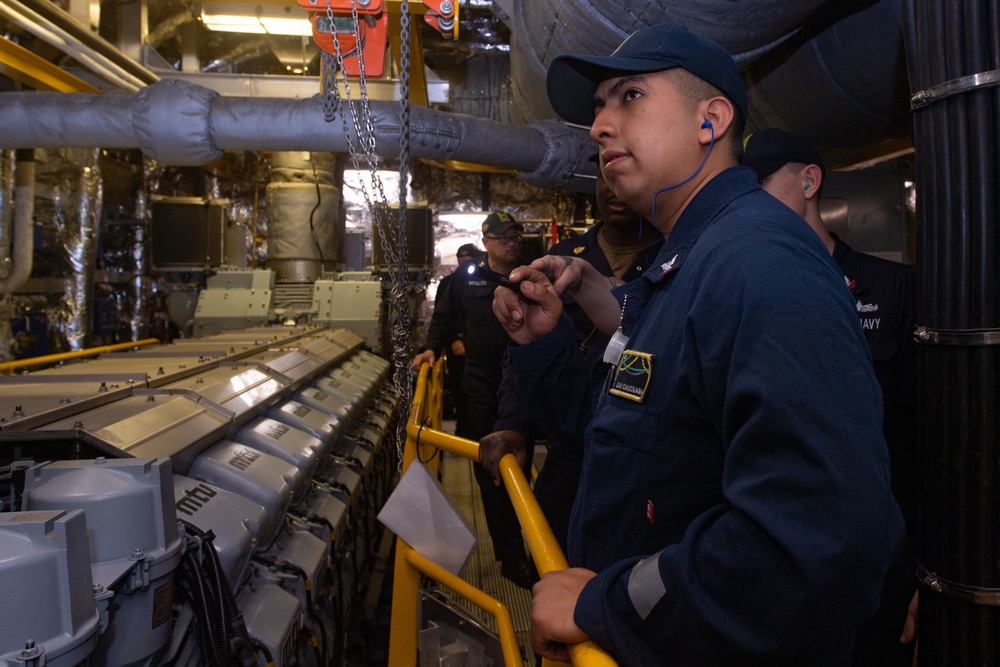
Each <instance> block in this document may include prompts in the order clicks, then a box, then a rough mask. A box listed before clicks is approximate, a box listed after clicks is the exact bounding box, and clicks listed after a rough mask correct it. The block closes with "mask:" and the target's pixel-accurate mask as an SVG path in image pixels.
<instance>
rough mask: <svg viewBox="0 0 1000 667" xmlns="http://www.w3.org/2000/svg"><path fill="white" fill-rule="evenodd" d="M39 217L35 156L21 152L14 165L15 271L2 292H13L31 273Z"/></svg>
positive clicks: (0, 286)
mask: <svg viewBox="0 0 1000 667" xmlns="http://www.w3.org/2000/svg"><path fill="white" fill-rule="evenodd" d="M34 218H35V155H34V151H32V150H19V151H17V157H16V165H15V168H14V239H13V242H12V248H13V252H11V254H10V260H11V271H10V273H9V274H8V275H7V277H6V278H3V279H2V280H0V295H2V294H13V293H14V292H16V291H17V288H18V287H20V286H21V285H23V284H24V282H25V281H26V280H27V279H28V277H29V276H30V275H31V267H32V257H33V255H34V253H32V248H31V244H32V240H33V239H34V234H33V227H34Z"/></svg>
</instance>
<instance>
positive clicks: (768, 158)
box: [740, 127, 826, 181]
mask: <svg viewBox="0 0 1000 667" xmlns="http://www.w3.org/2000/svg"><path fill="white" fill-rule="evenodd" d="M789 162H795V163H801V164H814V165H816V166H818V167H819V169H820V171H821V172H822V173H823V175H824V176H826V165H824V164H823V158H822V157H820V154H819V151H818V150H816V144H814V143H813V142H812V140H811V139H809V137H807V136H805V135H803V134H796V133H795V132H789V131H787V130H782V129H780V128H777V127H769V128H767V129H764V130H758V131H757V132H754V133H753V134H751V135H750V136H749V137H748V138H747V141H746V147H745V149H744V151H743V159H742V160H741V161H740V164H742V165H743V166H744V167H750V168H751V169H753V170H754V172H755V173H756V174H757V178H758V180H761V181H763V180H764V179H765V178H767V177H768V176H770V175H771V174H773V173H774V172H776V171H778V170H779V169H781V168H782V167H784V166H785V165H786V164H788V163H789Z"/></svg>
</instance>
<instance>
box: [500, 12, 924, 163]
mask: <svg viewBox="0 0 1000 667" xmlns="http://www.w3.org/2000/svg"><path fill="white" fill-rule="evenodd" d="M898 5H899V0H840V1H839V2H830V1H829V0H804V1H802V2H788V1H787V0H742V1H741V2H733V1H732V0H679V1H678V0H583V1H581V0H531V1H530V2H518V3H514V6H513V8H512V11H511V12H510V13H511V16H510V19H509V23H510V29H511V49H510V61H511V63H510V67H511V97H512V100H513V103H512V105H511V114H512V116H513V117H514V118H515V120H516V121H517V122H521V123H531V122H535V121H537V120H539V119H544V118H553V117H554V112H553V111H552V108H551V107H550V106H549V103H548V98H547V96H546V93H545V70H546V68H547V67H548V65H549V63H551V62H552V59H553V58H554V57H555V56H557V55H559V54H561V53H580V54H597V55H607V54H609V53H611V52H612V51H613V50H614V49H615V48H617V47H618V45H619V44H620V43H621V42H622V40H624V39H625V38H626V37H627V36H628V35H630V34H632V33H634V32H635V31H636V30H639V29H640V28H643V27H645V26H649V25H655V24H657V23H667V22H669V23H681V24H683V25H686V26H687V27H688V29H689V30H691V32H694V33H697V34H699V35H703V36H705V37H708V38H709V39H712V40H715V41H716V42H718V43H719V44H721V45H722V46H723V47H725V48H726V50H728V51H729V53H731V54H732V55H733V58H734V60H736V63H737V65H739V67H740V68H741V69H742V70H744V72H745V74H746V75H747V76H746V78H747V79H748V81H747V85H748V92H749V94H750V119H748V120H749V122H748V129H753V128H762V127H785V128H787V129H796V130H797V131H799V132H802V133H803V134H806V135H808V136H809V137H810V138H812V139H813V140H814V141H816V142H817V144H818V145H819V146H820V148H821V149H822V150H824V153H826V152H827V151H828V150H830V149H833V148H839V149H844V148H845V147H846V148H848V149H850V150H849V151H844V152H845V153H846V155H845V159H843V160H840V159H836V160H832V162H835V163H846V162H850V161H852V160H853V159H854V158H857V157H859V156H865V157H873V155H871V154H870V153H867V152H865V151H862V150H860V149H861V148H870V147H871V146H872V145H876V148H875V149H874V151H871V153H874V154H876V155H884V154H886V153H889V152H891V151H895V150H898V149H899V148H900V147H901V146H909V143H910V124H909V123H910V119H909V114H908V109H907V108H906V97H907V95H906V72H905V69H904V66H903V59H902V28H901V22H900V19H899V8H898ZM877 142H878V143H877Z"/></svg>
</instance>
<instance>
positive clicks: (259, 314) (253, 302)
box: [192, 269, 274, 337]
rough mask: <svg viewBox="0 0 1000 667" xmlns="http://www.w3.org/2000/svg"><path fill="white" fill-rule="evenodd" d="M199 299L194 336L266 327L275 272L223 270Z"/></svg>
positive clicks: (195, 313) (211, 278) (208, 283)
mask: <svg viewBox="0 0 1000 667" xmlns="http://www.w3.org/2000/svg"><path fill="white" fill-rule="evenodd" d="M206 285H207V286H206V288H205V289H203V290H202V291H201V294H199V295H198V305H197V307H196V308H195V311H194V328H193V330H192V335H193V336H195V337H198V336H209V335H211V334H215V333H219V332H220V331H229V330H234V329H246V328H250V327H262V326H266V325H267V322H268V312H269V311H270V308H271V298H272V294H273V292H274V272H273V271H269V270H266V269H253V270H250V271H245V270H238V269H222V270H219V271H218V272H217V273H216V274H215V275H214V276H211V277H210V278H208V280H207V281H206Z"/></svg>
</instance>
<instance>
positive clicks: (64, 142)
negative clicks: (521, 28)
mask: <svg viewBox="0 0 1000 667" xmlns="http://www.w3.org/2000/svg"><path fill="white" fill-rule="evenodd" d="M345 106H346V104H345ZM368 106H369V108H370V109H371V119H372V123H373V125H374V126H375V137H376V141H375V151H376V152H377V153H378V154H379V155H384V156H394V155H395V153H396V152H397V151H398V138H399V131H400V121H399V118H398V116H399V110H398V107H397V105H395V104H393V103H390V102H376V101H371V102H369V103H368ZM344 112H345V111H344V109H341V111H340V112H338V113H344ZM358 113H360V110H358ZM351 125H352V124H351V123H348V126H349V129H348V132H347V133H345V131H344V128H343V124H342V123H340V122H333V123H327V122H326V121H325V117H324V111H323V100H322V98H321V97H320V96H316V97H312V98H309V99H305V100H286V99H259V98H241V97H222V96H220V95H218V94H216V93H215V92H214V91H211V90H209V89H207V88H203V87H201V86H197V85H195V84H192V83H188V82H185V81H179V80H176V79H164V80H161V81H159V82H157V83H155V84H152V85H150V86H147V87H146V88H143V89H142V90H141V91H139V92H138V93H136V94H135V95H118V94H108V95H80V94H66V93H44V92H27V93H26V92H12V93H2V94H0V148H60V147H73V146H78V147H93V146H100V147H101V148H138V149H141V150H142V151H143V153H145V154H146V155H147V156H149V157H150V158H152V159H154V160H157V161H158V162H161V163H163V164H167V165H173V166H184V165H201V164H207V163H209V162H212V161H214V160H217V159H218V158H219V157H221V155H222V153H223V151H230V150H231V151H242V150H248V151H259V150H268V151H314V152H325V151H329V152H335V153H344V152H347V151H348V150H349V142H348V140H349V139H350V140H351V142H352V143H353V145H358V140H357V137H356V136H354V130H353V129H350V126H351ZM409 131H410V135H409V136H410V156H411V157H413V158H428V159H434V160H457V161H461V162H471V163H476V164H483V165H489V166H495V167H501V168H506V169H515V170H517V171H519V172H521V174H522V176H523V177H524V178H525V179H526V180H528V181H529V182H530V183H532V184H534V185H538V186H544V187H560V186H562V185H565V184H567V183H569V182H571V180H572V178H573V176H574V174H590V175H593V174H594V173H595V170H596V166H595V165H594V163H593V162H590V156H591V155H592V154H593V151H594V149H593V142H592V141H591V140H590V137H589V136H588V134H587V132H586V131H585V130H582V129H579V128H571V127H568V126H567V125H565V124H563V123H559V122H542V123H537V124H535V125H532V126H527V127H525V126H515V125H510V124H506V123H499V122H495V121H490V120H485V119H481V118H473V117H471V116H463V115H460V114H451V113H447V112H443V111H437V110H434V109H428V108H424V107H414V108H413V109H412V110H411V112H410V118H409ZM498 137H502V138H503V139H502V141H503V144H504V147H505V150H503V151H498V150H496V146H497V142H498Z"/></svg>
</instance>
